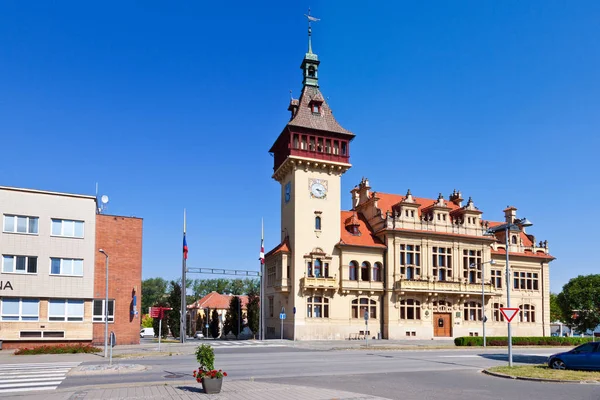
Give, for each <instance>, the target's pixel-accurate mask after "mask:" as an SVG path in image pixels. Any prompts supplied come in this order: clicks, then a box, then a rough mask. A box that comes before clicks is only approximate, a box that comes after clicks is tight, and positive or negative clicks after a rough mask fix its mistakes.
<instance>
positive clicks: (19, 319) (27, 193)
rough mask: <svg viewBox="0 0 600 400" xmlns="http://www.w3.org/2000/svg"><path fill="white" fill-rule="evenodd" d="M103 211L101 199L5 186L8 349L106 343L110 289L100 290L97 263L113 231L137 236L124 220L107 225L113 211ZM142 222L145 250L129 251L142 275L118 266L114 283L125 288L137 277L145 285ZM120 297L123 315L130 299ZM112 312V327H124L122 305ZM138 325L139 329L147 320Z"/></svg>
mask: <svg viewBox="0 0 600 400" xmlns="http://www.w3.org/2000/svg"><path fill="white" fill-rule="evenodd" d="M97 210H98V208H97V204H96V198H95V197H94V196H86V195H78V194H68V193H57V192H48V191H40V190H31V189H20V188H11V187H0V213H1V215H2V232H1V234H0V254H1V256H2V260H1V261H2V265H1V269H0V282H1V283H0V340H2V342H3V348H16V347H25V346H35V345H39V344H47V343H73V342H76V343H92V342H98V343H99V342H102V343H103V341H104V336H103V332H102V340H100V339H99V338H98V337H97V334H98V332H97V328H96V325H97V324H101V323H102V322H103V321H104V308H103V307H101V306H99V305H98V301H100V302H101V301H102V298H103V297H104V292H103V293H102V294H100V295H96V294H97V293H96V292H97V289H98V284H99V282H98V279H97V275H98V270H97V268H96V266H97V265H96V263H97V261H98V259H99V258H100V257H101V258H102V259H104V257H103V255H102V254H99V253H98V249H99V248H100V247H98V244H100V243H101V241H102V240H105V239H104V238H105V234H106V232H107V231H111V232H112V234H113V235H114V236H116V237H119V238H120V240H122V241H126V240H130V236H129V235H126V234H125V233H124V232H122V231H121V229H120V227H119V226H117V225H116V224H113V223H112V222H110V223H107V222H106V221H105V218H107V216H104V215H99V214H97ZM119 218H121V217H119ZM138 221H139V227H137V229H138V231H139V232H138V233H139V242H138V243H137V245H138V246H139V251H138V252H134V253H133V254H130V255H128V256H127V257H129V258H136V259H137V260H136V261H135V262H133V263H132V265H133V264H136V265H135V268H136V271H137V272H138V273H137V277H135V275H136V274H135V273H134V274H133V276H132V274H129V272H125V271H124V270H123V269H121V270H120V271H119V269H120V268H119V266H118V264H117V265H115V266H114V267H113V268H115V269H116V271H115V272H116V273H115V274H114V275H112V276H111V279H110V282H109V285H112V286H115V287H116V286H119V279H121V280H122V279H123V277H125V279H130V278H131V281H130V282H128V284H129V285H130V286H137V287H140V285H141V220H138ZM99 228H100V230H99ZM99 239H100V241H99ZM102 244H104V243H102ZM106 247H108V246H106ZM109 248H110V247H109ZM109 254H110V253H109ZM99 256H100V257H99ZM116 260H119V258H116ZM103 261H104V260H102V271H104V262H103ZM113 265H114V264H113ZM121 268H123V266H122V267H121ZM128 268H129V264H128ZM118 276H121V277H120V278H119V277H118ZM102 287H104V280H103V281H102ZM109 287H110V286H109ZM112 300H113V304H114V306H115V307H116V310H117V313H118V310H119V306H120V303H121V301H122V300H121V299H120V298H119V296H118V295H114V297H113V298H112ZM115 300H116V303H115ZM128 305H129V303H128ZM109 313H111V314H113V315H109V322H110V323H111V326H112V330H115V328H116V327H119V328H118V329H116V330H117V331H118V330H119V329H121V326H122V322H123V321H121V318H120V316H118V314H114V308H113V309H112V310H111V309H110V308H109ZM134 325H136V326H135V331H136V333H138V332H139V330H138V329H139V319H138V322H137V323H136V324H134ZM126 341H127V339H126ZM130 342H131V343H135V342H136V341H135V340H133V339H131V340H130ZM137 342H139V338H138V339H137ZM117 343H120V342H119V339H118V341H117Z"/></svg>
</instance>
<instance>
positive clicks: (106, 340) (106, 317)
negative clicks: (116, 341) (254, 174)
mask: <svg viewBox="0 0 600 400" xmlns="http://www.w3.org/2000/svg"><path fill="white" fill-rule="evenodd" d="M98 251H99V252H100V253H102V254H104V256H105V257H106V299H105V301H104V358H106V356H107V354H108V254H106V252H105V251H104V250H102V249H100V250H98Z"/></svg>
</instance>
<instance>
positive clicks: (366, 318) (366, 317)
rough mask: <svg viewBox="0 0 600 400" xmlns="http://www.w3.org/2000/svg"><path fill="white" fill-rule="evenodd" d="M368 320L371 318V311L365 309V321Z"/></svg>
mask: <svg viewBox="0 0 600 400" xmlns="http://www.w3.org/2000/svg"><path fill="white" fill-rule="evenodd" d="M368 320H369V312H368V311H365V321H368Z"/></svg>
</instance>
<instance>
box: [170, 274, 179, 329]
mask: <svg viewBox="0 0 600 400" xmlns="http://www.w3.org/2000/svg"><path fill="white" fill-rule="evenodd" d="M170 285H171V290H170V292H169V296H168V298H167V301H168V302H169V307H171V308H172V309H173V310H172V311H169V312H168V317H167V323H168V324H169V329H171V333H172V334H173V337H179V333H180V332H179V331H180V322H181V315H180V310H181V285H180V284H179V282H176V281H171V284H170Z"/></svg>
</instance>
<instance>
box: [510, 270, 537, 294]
mask: <svg viewBox="0 0 600 400" xmlns="http://www.w3.org/2000/svg"><path fill="white" fill-rule="evenodd" d="M513 289H514V290H540V281H539V274H538V273H536V272H520V271H514V272H513Z"/></svg>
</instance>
